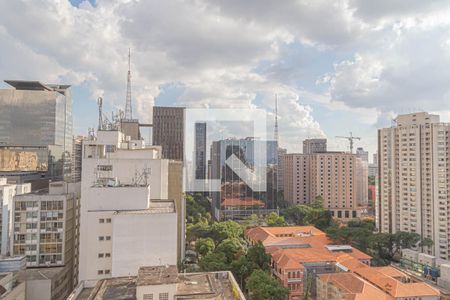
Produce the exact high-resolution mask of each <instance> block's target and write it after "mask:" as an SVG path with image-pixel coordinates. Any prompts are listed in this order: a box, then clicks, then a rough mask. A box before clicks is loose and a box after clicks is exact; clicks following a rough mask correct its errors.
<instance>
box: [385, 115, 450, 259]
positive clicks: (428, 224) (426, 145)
mask: <svg viewBox="0 0 450 300" xmlns="http://www.w3.org/2000/svg"><path fill="white" fill-rule="evenodd" d="M449 139H450V123H440V120H439V116H438V115H432V114H429V113H426V112H420V113H413V114H406V115H399V116H398V117H397V119H396V125H395V126H393V127H390V128H382V129H379V130H378V158H379V168H378V174H379V192H378V203H377V216H378V219H377V221H378V228H379V230H380V231H381V232H391V233H395V232H398V231H409V232H416V233H418V234H420V235H421V236H422V237H424V238H430V239H432V240H433V241H434V246H433V247H432V249H426V250H427V252H428V253H429V254H434V255H435V256H436V257H440V258H443V259H449V258H450V249H449V240H450V226H449V224H448V218H449V214H450V205H449V204H448V199H449V194H450V191H449V185H448V176H449V158H450V150H449V146H448V143H449Z"/></svg>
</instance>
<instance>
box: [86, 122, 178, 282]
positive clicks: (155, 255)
mask: <svg viewBox="0 0 450 300" xmlns="http://www.w3.org/2000/svg"><path fill="white" fill-rule="evenodd" d="M169 165H170V162H169V160H167V159H161V148H160V147H145V145H144V143H143V140H131V139H130V138H129V137H125V136H124V134H123V133H122V132H120V131H117V130H99V131H98V133H97V137H96V138H91V139H90V140H85V141H84V142H83V153H82V182H81V211H80V215H81V218H80V226H81V227H80V228H81V229H80V265H79V279H80V281H82V280H83V281H86V282H91V283H94V282H96V281H97V280H99V279H103V278H108V277H111V276H135V275H137V274H136V272H137V270H138V268H139V266H142V265H165V264H169V265H174V264H177V246H178V245H180V244H183V243H180V242H179V241H178V240H177V239H178V231H177V230H178V224H177V211H176V205H175V203H174V202H173V201H168V200H161V199H168V197H169V189H168V187H169V186H168V185H169V183H168V182H169Z"/></svg>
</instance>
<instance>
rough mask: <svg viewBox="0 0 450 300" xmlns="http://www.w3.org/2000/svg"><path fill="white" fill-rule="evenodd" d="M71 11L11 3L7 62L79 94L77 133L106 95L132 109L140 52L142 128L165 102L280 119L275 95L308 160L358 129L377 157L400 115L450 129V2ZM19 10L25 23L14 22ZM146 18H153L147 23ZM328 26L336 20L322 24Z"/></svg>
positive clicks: (114, 104) (287, 136) (128, 6)
mask: <svg viewBox="0 0 450 300" xmlns="http://www.w3.org/2000/svg"><path fill="white" fill-rule="evenodd" d="M71 2H72V4H70V3H69V2H64V1H63V2H59V3H56V2H55V3H54V2H53V1H49V2H45V1H44V2H42V3H38V2H35V1H33V2H29V3H26V4H24V3H22V4H21V3H20V2H16V1H14V2H10V1H5V2H3V3H2V4H0V8H1V9H0V11H2V13H1V15H0V16H1V17H2V18H1V19H2V28H3V30H2V31H1V33H0V40H1V41H2V44H4V45H5V47H4V48H3V49H2V54H3V56H5V57H10V59H6V60H3V61H2V62H1V63H0V77H2V78H5V79H8V78H9V79H29V80H42V81H45V82H55V83H61V84H65V83H67V84H73V99H74V125H75V127H74V133H75V134H86V131H87V128H88V127H95V125H96V124H95V122H93V120H95V115H96V113H97V110H96V103H95V100H96V99H97V97H99V96H103V97H104V99H105V110H106V111H108V110H113V109H114V110H115V109H116V108H118V107H121V108H124V106H125V98H126V77H127V67H128V64H127V55H128V49H129V48H131V71H132V99H133V102H134V103H133V111H134V113H135V114H136V116H137V117H139V118H140V119H142V120H143V121H144V122H148V121H149V120H150V117H151V113H150V112H151V106H152V105H153V104H154V103H155V104H156V105H179V106H186V107H206V106H208V107H224V106H226V107H228V106H244V107H248V106H250V105H253V106H256V107H258V108H262V109H266V110H267V111H268V112H270V113H273V111H274V108H273V105H274V101H273V100H274V97H275V93H276V94H278V100H279V116H280V118H279V128H280V129H279V131H280V145H281V146H283V147H285V148H287V149H288V151H289V152H298V150H299V149H300V148H301V140H302V139H304V138H315V137H324V135H326V137H327V138H328V139H329V145H330V148H331V149H336V150H346V149H347V147H348V146H347V143H346V142H345V141H344V140H337V139H335V138H334V136H336V135H346V134H348V132H350V131H352V132H354V133H355V135H357V136H361V137H362V138H363V139H362V140H361V141H360V142H358V143H357V146H360V147H364V148H365V149H366V150H369V152H370V153H373V152H374V150H375V147H376V129H377V128H382V127H386V126H388V125H389V124H390V122H391V118H392V117H393V116H394V115H395V114H398V113H407V112H412V111H429V112H432V113H438V114H440V115H441V116H442V120H443V121H449V120H450V119H449V118H450V113H449V110H448V107H447V106H446V105H442V103H446V102H448V101H446V100H447V99H448V96H447V95H448V87H447V86H448V85H447V84H446V82H445V80H443V78H446V77H447V75H448V73H447V72H448V71H447V70H446V68H445V67H444V66H445V65H446V62H447V61H448V57H447V56H446V54H445V53H446V51H447V50H446V49H447V46H446V45H447V44H448V43H446V41H447V39H448V37H447V33H446V32H445V30H444V29H445V26H446V25H448V22H449V21H448V18H445V16H446V15H447V14H448V13H449V8H448V5H446V2H445V1H444V2H442V3H443V5H436V4H435V3H434V1H427V3H421V2H417V3H413V4H411V5H410V6H408V7H403V4H400V3H392V2H389V1H386V2H383V3H382V4H380V5H379V6H372V5H369V4H367V3H364V2H361V1H342V2H336V3H334V4H332V5H329V3H327V2H325V1H314V3H313V4H311V3H310V4H309V5H308V3H307V2H299V3H296V2H286V3H283V4H279V3H278V4H277V5H276V6H275V5H273V6H270V7H269V9H265V10H264V11H260V10H259V9H256V8H255V7H258V5H256V4H255V3H247V4H245V5H244V4H242V3H238V2H218V1H217V2H216V1H214V2H211V3H206V2H202V1H199V2H198V3H197V2H196V3H177V2H166V3H165V4H164V5H158V4H157V3H156V2H150V3H138V2H123V3H122V1H114V2H111V1H108V2H106V1H91V2H88V1H79V0H77V1H75V0H72V1H71ZM251 7H253V8H255V9H253V10H252V9H249V8H251ZM18 10H20V11H21V16H22V17H21V22H20V24H19V23H18V22H15V19H14V18H12V17H11V15H12V14H10V13H8V12H12V11H18ZM149 11H152V12H156V13H155V15H154V16H151V17H150V18H148V17H149V15H148V12H149ZM175 11H177V12H181V13H180V14H178V13H177V15H178V16H177V18H173V17H172V14H173V13H174V12H175ZM188 12H189V13H188ZM282 15H283V16H284V17H283V18H281V17H280V16H282ZM180 16H182V17H180ZM435 16H436V17H435ZM324 18H326V19H328V20H329V22H328V23H327V24H321V25H320V26H317V24H316V20H320V19H324ZM42 20H45V21H42ZM169 20H170V21H169ZM104 24H108V26H107V27H106V28H105V30H104V31H99V30H95V28H103V26H104ZM183 24H184V25H187V26H183ZM203 24H206V25H207V26H203ZM56 27H58V28H61V29H62V30H61V32H66V33H65V34H63V33H55V32H54V31H53V30H52V28H56ZM183 27H184V28H189V30H181V28H183ZM24 28H35V29H36V30H37V31H38V32H40V33H41V34H42V35H43V36H46V37H48V38H46V39H44V40H45V41H44V40H41V39H39V38H37V37H36V36H34V35H31V34H29V31H27V30H24ZM206 28H210V29H206ZM237 28H239V29H240V30H236V29H237ZM216 32H220V33H221V34H219V35H217V34H216ZM69 44H70V45H71V46H70V47H58V46H56V45H69ZM415 45H418V46H417V47H416V46H415ZM419 45H420V47H419ZM64 48H70V49H67V51H66V50H64ZM427 53H430V54H433V55H426V54H427ZM237 54H239V55H237ZM385 58H386V59H385ZM30 66H32V67H31V68H30ZM425 76H426V77H425ZM1 87H4V85H3V83H2V86H1ZM422 90H428V91H433V92H432V93H430V94H424V93H423V92H421V91H422ZM331 117H332V118H331ZM269 119H270V118H269Z"/></svg>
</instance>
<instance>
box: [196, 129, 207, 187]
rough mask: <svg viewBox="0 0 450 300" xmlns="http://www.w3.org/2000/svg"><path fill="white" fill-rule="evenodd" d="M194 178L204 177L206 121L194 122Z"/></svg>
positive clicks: (205, 166)
mask: <svg viewBox="0 0 450 300" xmlns="http://www.w3.org/2000/svg"><path fill="white" fill-rule="evenodd" d="M194 144H195V146H194V147H195V154H194V157H195V160H194V164H195V179H205V178H206V168H207V165H206V123H195V141H194Z"/></svg>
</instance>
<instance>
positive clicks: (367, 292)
mask: <svg viewBox="0 0 450 300" xmlns="http://www.w3.org/2000/svg"><path fill="white" fill-rule="evenodd" d="M318 277H319V278H320V280H321V281H323V282H326V283H328V284H331V285H333V286H335V287H337V288H338V289H339V290H340V292H341V293H342V295H343V296H344V299H348V300H353V299H357V300H373V299H378V300H388V299H389V300H390V299H394V298H392V297H391V296H390V295H388V294H386V293H384V292H382V291H381V290H379V289H377V288H376V287H375V286H373V285H372V284H370V283H369V282H367V281H365V280H363V279H361V278H359V277H358V276H356V275H355V274H353V273H331V274H321V275H318Z"/></svg>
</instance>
